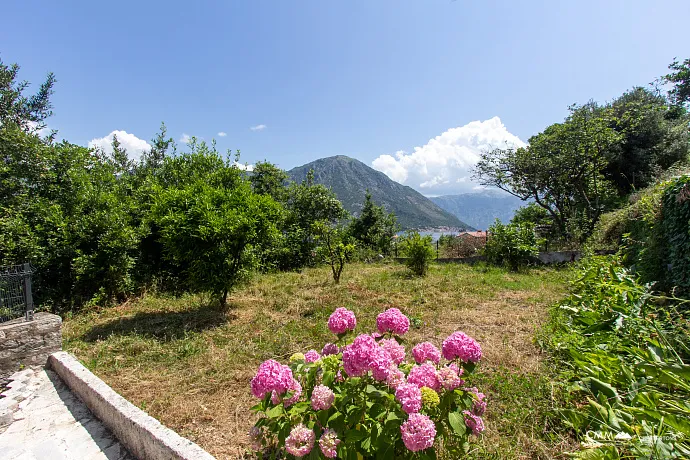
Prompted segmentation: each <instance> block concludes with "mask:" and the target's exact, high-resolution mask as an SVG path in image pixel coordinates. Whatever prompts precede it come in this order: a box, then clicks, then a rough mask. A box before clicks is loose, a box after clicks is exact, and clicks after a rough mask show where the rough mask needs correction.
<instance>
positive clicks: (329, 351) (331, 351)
mask: <svg viewBox="0 0 690 460" xmlns="http://www.w3.org/2000/svg"><path fill="white" fill-rule="evenodd" d="M338 353H340V350H338V345H336V344H334V343H327V344H326V345H324V346H323V349H322V350H321V354H322V355H323V356H328V355H337V354H338Z"/></svg>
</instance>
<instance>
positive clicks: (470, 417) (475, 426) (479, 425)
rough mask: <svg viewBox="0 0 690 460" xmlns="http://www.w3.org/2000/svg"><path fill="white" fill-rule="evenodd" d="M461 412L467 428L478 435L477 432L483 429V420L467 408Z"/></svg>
mask: <svg viewBox="0 0 690 460" xmlns="http://www.w3.org/2000/svg"><path fill="white" fill-rule="evenodd" d="M462 413H463V415H464V416H465V425H467V428H469V429H470V430H472V434H473V435H475V436H479V434H480V433H481V432H482V431H484V420H482V418H481V417H479V416H477V415H474V414H473V413H472V412H470V411H468V410H464V411H462Z"/></svg>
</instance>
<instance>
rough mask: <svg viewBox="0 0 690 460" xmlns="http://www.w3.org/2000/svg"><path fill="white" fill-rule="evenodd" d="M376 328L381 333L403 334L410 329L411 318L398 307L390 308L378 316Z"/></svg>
mask: <svg viewBox="0 0 690 460" xmlns="http://www.w3.org/2000/svg"><path fill="white" fill-rule="evenodd" d="M376 328H377V329H378V330H379V332H380V333H381V334H385V333H386V332H392V333H393V334H396V335H403V334H405V333H406V332H407V331H408V330H409V329H410V320H409V318H408V317H407V316H405V315H403V314H402V312H401V311H400V310H398V309H397V308H389V309H388V310H386V311H384V312H383V313H381V314H379V315H378V316H377V317H376Z"/></svg>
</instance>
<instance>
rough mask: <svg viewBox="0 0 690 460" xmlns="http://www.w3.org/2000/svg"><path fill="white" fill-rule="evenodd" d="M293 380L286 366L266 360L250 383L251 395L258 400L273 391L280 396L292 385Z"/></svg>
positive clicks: (290, 371)
mask: <svg viewBox="0 0 690 460" xmlns="http://www.w3.org/2000/svg"><path fill="white" fill-rule="evenodd" d="M293 380H294V379H293V378H292V370H290V368H289V367H288V366H283V365H282V364H280V363H279V362H278V361H275V360H273V359H269V360H266V361H264V362H263V363H261V365H260V366H259V370H258V371H257V372H256V376H254V378H253V379H252V381H251V389H252V394H253V395H254V396H255V397H257V398H259V399H263V398H264V397H265V396H266V394H268V393H272V392H274V391H275V392H276V393H277V394H279V395H282V394H283V393H285V392H286V391H287V390H288V388H289V387H290V386H291V385H292V384H293V383H292V381H293Z"/></svg>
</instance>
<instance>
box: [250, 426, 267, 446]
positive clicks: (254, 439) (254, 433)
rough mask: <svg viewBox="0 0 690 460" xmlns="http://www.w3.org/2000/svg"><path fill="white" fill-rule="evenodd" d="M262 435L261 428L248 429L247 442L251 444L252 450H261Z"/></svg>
mask: <svg viewBox="0 0 690 460" xmlns="http://www.w3.org/2000/svg"><path fill="white" fill-rule="evenodd" d="M263 439H264V434H263V432H262V431H261V428H259V427H258V426H253V427H251V428H250V429H249V441H250V442H251V444H252V450H261V448H262V447H263Z"/></svg>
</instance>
